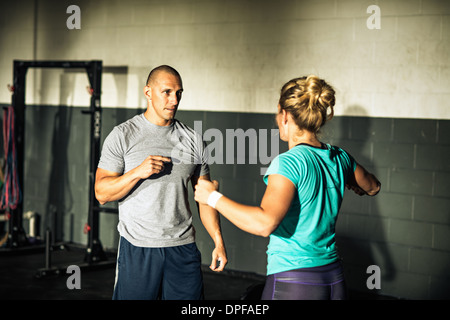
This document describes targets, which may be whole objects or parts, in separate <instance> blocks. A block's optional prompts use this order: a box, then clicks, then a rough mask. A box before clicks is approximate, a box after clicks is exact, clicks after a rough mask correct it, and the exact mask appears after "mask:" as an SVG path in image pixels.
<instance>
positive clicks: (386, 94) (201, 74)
mask: <svg viewBox="0 0 450 320" xmlns="http://www.w3.org/2000/svg"><path fill="white" fill-rule="evenodd" d="M72 4H76V5H78V6H79V7H80V9H81V29H80V30H69V29H68V28H67V27H66V21H67V19H68V18H69V16H70V13H69V14H68V13H66V9H67V7H68V6H69V5H72ZM370 5H377V6H378V7H379V8H380V9H381V15H380V19H381V29H375V30H371V29H369V28H368V27H367V20H368V18H369V17H370V16H371V14H372V13H367V8H368V7H369V6H370ZM449 16H450V3H449V2H448V1H445V0H442V1H439V0H396V1H391V0H363V1H360V0H348V1H343V0H322V1H302V0H283V1H269V0H258V1H256V0H244V1H242V0H230V1H220V0H209V1H204V0H171V1H159V0H153V1H143V0H132V1H126V2H125V1H88V0H83V1H66V0H63V1H56V0H46V1H45V0H36V1H27V0H19V1H14V2H5V1H3V2H1V4H0V48H1V50H0V70H1V72H0V83H3V84H4V85H5V86H6V84H8V83H10V84H11V83H12V62H13V60H14V59H39V60H52V59H55V60H89V59H100V60H103V64H104V66H105V68H104V75H103V79H102V80H103V87H102V105H103V106H104V107H105V109H104V113H103V136H105V135H106V134H107V132H109V131H110V130H111V129H112V127H113V125H115V124H117V123H120V122H121V121H124V120H126V119H127V118H129V117H130V116H132V115H134V114H136V113H137V112H141V111H142V108H145V99H144V97H143V95H142V87H143V83H144V81H145V79H146V76H147V74H148V72H149V70H150V69H151V68H152V67H155V66H157V65H160V64H163V63H167V64H171V65H173V66H174V67H176V68H177V69H178V70H179V71H180V72H181V74H182V76H183V80H184V88H185V93H184V96H183V100H182V103H181V110H183V111H180V113H179V118H180V119H181V120H184V121H186V122H187V123H188V124H190V125H193V122H194V120H201V121H202V123H203V130H207V129H209V128H216V129H218V130H220V132H223V134H224V135H225V132H224V130H225V131H226V129H236V128H243V129H244V130H246V129H249V128H253V129H259V128H272V127H273V126H274V123H273V115H272V113H273V112H274V111H275V108H276V102H277V98H278V92H279V89H280V87H281V85H282V84H283V83H284V82H286V81H287V80H289V79H290V78H292V77H296V76H299V75H305V74H309V73H315V74H318V75H319V76H321V77H323V78H325V79H327V80H328V81H329V82H330V83H331V84H332V85H334V86H335V87H336V90H337V99H338V100H337V105H336V114H337V117H336V118H335V119H334V120H333V121H332V122H330V123H329V124H328V125H327V127H326V128H324V132H323V140H324V141H327V142H332V143H334V144H337V145H340V146H342V147H344V148H346V149H347V150H348V151H349V152H350V153H352V154H353V155H354V156H355V157H356V158H357V159H358V160H359V161H361V163H362V164H364V165H366V166H367V167H368V168H369V169H371V170H373V171H374V172H375V173H376V174H377V175H378V176H379V178H380V179H381V181H382V183H383V190H382V192H381V194H380V195H379V196H377V197H376V198H359V197H357V196H354V195H352V194H348V195H347V196H346V199H345V202H344V204H343V207H342V214H341V217H340V220H339V223H338V241H339V244H340V246H339V247H340V249H341V252H342V256H343V259H344V264H345V267H346V273H347V276H348V281H349V284H350V287H351V288H353V289H358V290H366V291H367V290H368V289H367V288H366V280H367V278H368V276H369V275H368V274H367V273H366V269H367V267H368V266H369V265H371V264H376V265H378V266H380V268H381V274H382V283H381V290H376V293H380V294H388V295H394V296H398V297H402V298H411V299H434V298H449V296H450V293H449V289H448V286H447V283H449V278H448V276H447V275H446V274H447V273H446V269H447V267H448V265H450V263H449V262H450V248H449V244H448V243H449V241H448V240H449V237H450V236H449V235H450V230H449V229H450V228H449V225H450V218H449V217H450V212H449V208H450V203H449V202H450V194H449V192H448V189H449V188H448V186H449V185H448V180H449V179H448V178H450V174H449V166H448V161H447V159H448V153H449V145H450V141H449V138H448V137H450V135H449V133H450V125H449V119H450V108H449V105H448V101H449V97H450V89H449V88H450V72H449V70H450V32H449V30H450V17H449ZM19 21H20V23H18V22H19ZM87 83H88V81H87V77H86V75H85V73H84V72H82V71H79V72H78V71H76V70H75V71H70V72H69V71H67V70H30V71H29V73H28V76H27V103H28V104H29V105H31V106H32V107H30V108H27V129H26V130H27V131H26V132H27V136H26V138H27V145H26V148H27V149H26V156H27V158H26V163H25V168H26V184H25V199H24V200H25V207H26V208H25V209H26V210H36V211H39V212H42V214H43V215H44V218H43V221H44V222H45V223H47V224H48V223H54V224H55V226H56V228H57V233H58V235H59V236H60V237H62V238H63V239H65V240H73V241H75V242H80V243H84V242H85V241H86V236H85V235H84V234H83V233H82V227H83V225H84V222H85V221H86V218H87V166H86V163H87V159H88V151H89V150H88V141H89V137H88V136H87V133H88V130H87V128H88V122H87V119H86V118H85V116H84V115H81V113H80V112H79V111H80V108H79V107H82V106H87V105H88V103H89V95H88V93H87V91H86V85H87ZM4 88H5V87H4ZM10 100H11V99H10V93H9V92H8V91H7V90H6V89H4V90H0V103H1V104H2V105H7V104H9V103H10ZM283 150H286V146H285V145H283V144H280V152H282V151H283ZM262 166H264V165H263V164H261V163H258V164H256V165H250V164H248V161H247V159H246V162H245V164H239V165H238V164H234V165H233V164H224V165H213V166H212V168H211V169H212V173H213V177H214V178H215V179H218V180H220V182H221V183H222V186H223V189H222V190H223V191H224V193H229V195H230V196H231V197H234V198H235V199H237V200H239V201H243V202H248V203H258V201H259V199H260V198H261V196H262V193H263V192H264V185H263V183H262V181H261V175H260V169H261V167H262ZM55 216H56V217H57V218H56V219H55V218H54V217H55ZM116 222H117V217H115V216H112V215H102V217H101V225H102V229H101V237H102V241H103V243H104V245H105V246H108V247H114V246H115V245H116V243H117V233H116V231H115V230H116V228H115V224H116ZM45 223H44V224H45ZM195 223H196V226H197V231H198V232H197V239H198V243H199V246H200V248H201V251H202V253H203V259H204V262H205V263H209V261H210V251H211V249H212V247H211V242H210V240H209V239H208V236H207V235H206V233H205V232H204V230H203V229H202V227H201V225H199V221H198V220H196V221H195ZM223 229H224V234H225V239H226V241H227V246H228V251H229V255H230V265H229V267H230V268H232V269H237V270H243V271H251V272H257V273H261V274H262V273H264V272H265V247H266V245H267V239H261V238H257V237H253V236H250V235H247V234H244V233H243V232H241V231H240V230H238V229H236V228H235V227H233V226H232V225H231V224H229V223H228V222H227V221H223Z"/></svg>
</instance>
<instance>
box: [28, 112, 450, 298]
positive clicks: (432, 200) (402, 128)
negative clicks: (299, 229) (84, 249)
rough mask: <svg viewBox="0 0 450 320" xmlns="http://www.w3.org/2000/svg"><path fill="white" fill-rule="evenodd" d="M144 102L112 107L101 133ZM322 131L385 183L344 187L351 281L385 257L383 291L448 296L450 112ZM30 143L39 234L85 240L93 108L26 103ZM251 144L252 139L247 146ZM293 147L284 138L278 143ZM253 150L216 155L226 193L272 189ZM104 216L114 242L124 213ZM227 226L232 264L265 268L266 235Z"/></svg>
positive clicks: (336, 124)
mask: <svg viewBox="0 0 450 320" xmlns="http://www.w3.org/2000/svg"><path fill="white" fill-rule="evenodd" d="M142 111H143V110H142V109H122V108H114V109H110V108H105V109H104V110H103V117H102V139H104V138H105V137H106V135H107V134H108V133H109V132H110V131H111V129H112V128H113V126H114V125H116V124H118V123H121V122H122V121H125V120H127V119H128V118H130V117H132V116H133V115H135V114H137V113H140V112H142ZM177 118H178V119H179V120H181V121H183V122H185V123H186V124H188V125H189V126H191V127H194V121H201V124H202V129H203V131H204V132H205V131H207V130H209V129H217V130H219V131H220V132H222V134H223V136H226V130H227V129H230V130H231V129H232V130H235V129H237V128H242V129H243V130H244V131H246V130H248V129H250V128H254V129H256V130H257V132H259V131H258V130H259V129H270V128H275V123H274V116H273V115H270V114H256V113H232V112H206V111H201V112H200V111H199V112H193V111H179V113H178V114H177ZM216 132H218V131H216ZM260 137H261V135H259V136H258V138H260ZM322 140H323V141H324V142H328V143H332V144H336V145H339V146H341V147H343V148H345V149H346V150H347V151H348V152H350V153H351V154H352V155H353V156H354V157H355V158H356V159H357V161H359V162H360V163H361V164H362V165H363V166H365V167H367V168H368V169H369V170H371V171H373V172H374V173H375V174H376V175H377V176H378V178H379V179H380V180H381V182H382V191H381V193H380V194H379V195H378V196H376V197H374V198H369V197H359V196H356V195H354V194H352V193H350V192H346V195H345V199H344V202H343V205H342V208H341V214H340V217H339V221H338V225H337V241H338V244H339V249H340V252H341V255H342V258H343V261H344V266H345V270H346V275H347V280H348V283H349V286H350V288H352V289H355V290H360V291H368V289H367V287H366V280H367V278H368V277H369V276H370V274H367V273H366V270H367V267H368V266H369V265H378V266H379V267H380V269H381V289H380V290H376V289H375V290H374V291H375V292H376V293H379V294H386V295H392V296H397V297H401V298H408V299H446V298H449V297H450V286H448V283H449V278H448V276H447V272H446V271H447V268H448V266H449V265H450V211H449V210H450V194H449V191H448V190H449V187H450V185H449V182H448V181H450V164H449V161H448V159H449V156H450V121H448V120H423V119H388V118H368V117H335V118H334V119H333V120H332V121H331V122H329V123H328V124H327V125H326V126H325V127H324V128H323V132H322ZM25 145H26V150H25V156H26V160H25V186H24V210H25V212H26V211H28V210H33V211H37V212H38V213H40V214H41V216H42V223H41V234H42V232H43V230H45V228H46V227H51V228H52V229H53V230H54V232H55V234H56V236H57V239H59V240H64V241H73V242H76V243H81V244H86V243H87V237H86V235H85V234H84V233H83V226H84V224H85V222H87V208H88V207H87V206H88V165H87V164H88V159H89V117H88V116H86V115H83V114H81V109H80V108H73V107H54V106H52V107H47V106H27V110H26V142H25ZM250 148H251V147H250V146H249V145H248V144H247V145H246V151H248V153H250V150H251V149H250ZM224 150H225V149H224ZM286 150H287V146H286V144H285V143H283V142H280V144H279V152H283V151H286ZM248 153H247V155H246V158H245V163H244V164H236V163H235V164H212V165H211V174H212V178H213V179H216V180H219V182H220V183H221V191H222V192H223V193H224V194H226V195H228V196H230V197H231V198H233V199H235V200H237V201H240V202H244V203H247V204H254V205H256V204H259V201H260V199H261V197H262V195H263V193H264V190H265V185H264V183H263V182H262V176H261V174H260V171H261V168H262V167H265V166H266V165H265V164H263V163H261V162H260V159H258V161H257V163H256V164H249V161H250V160H249V158H248ZM190 197H191V207H192V210H193V214H194V217H195V218H194V224H195V226H196V230H197V243H198V246H199V248H200V250H201V252H202V256H203V262H204V263H205V264H208V263H210V261H211V251H212V249H213V244H212V241H211V239H210V238H209V236H208V235H207V233H206V231H205V229H204V228H203V226H202V225H201V223H200V222H199V219H198V214H197V210H196V206H195V204H194V201H193V195H192V192H191V194H190ZM112 205H113V206H114V204H112ZM100 221H101V222H100V225H101V229H100V238H101V241H102V243H103V246H104V247H105V248H113V249H114V248H115V247H116V245H117V240H118V234H117V230H116V224H117V216H116V215H114V214H106V213H103V214H101V219H100ZM25 229H26V230H27V229H28V226H27V225H25ZM222 229H223V234H224V238H225V241H226V246H227V251H228V255H229V264H228V268H229V269H234V270H240V271H248V272H255V273H259V274H264V273H265V271H266V266H265V265H266V254H265V250H266V246H267V243H268V239H265V238H260V237H256V236H252V235H249V234H246V233H244V232H242V231H241V230H239V229H237V228H236V227H234V226H233V225H232V224H231V223H229V222H228V221H227V220H226V219H224V218H222Z"/></svg>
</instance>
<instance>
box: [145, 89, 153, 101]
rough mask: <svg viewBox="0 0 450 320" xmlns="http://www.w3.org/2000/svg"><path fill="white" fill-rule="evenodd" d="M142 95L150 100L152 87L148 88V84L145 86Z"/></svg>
mask: <svg viewBox="0 0 450 320" xmlns="http://www.w3.org/2000/svg"><path fill="white" fill-rule="evenodd" d="M144 95H145V97H146V98H147V100H148V101H150V100H152V88H150V87H149V86H145V87H144Z"/></svg>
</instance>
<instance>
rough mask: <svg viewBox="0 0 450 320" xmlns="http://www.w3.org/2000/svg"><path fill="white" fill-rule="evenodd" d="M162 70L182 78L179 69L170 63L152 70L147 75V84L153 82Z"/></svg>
mask: <svg viewBox="0 0 450 320" xmlns="http://www.w3.org/2000/svg"><path fill="white" fill-rule="evenodd" d="M160 72H166V73H169V74H171V75H173V76H176V77H178V78H180V79H181V76H180V74H179V73H178V71H177V70H175V69H174V68H172V67H171V66H168V65H161V66H159V67H156V68H154V69H153V70H152V71H150V73H149V74H148V77H147V86H148V85H150V84H151V83H153V81H154V80H155V79H156V75H157V74H158V73H160Z"/></svg>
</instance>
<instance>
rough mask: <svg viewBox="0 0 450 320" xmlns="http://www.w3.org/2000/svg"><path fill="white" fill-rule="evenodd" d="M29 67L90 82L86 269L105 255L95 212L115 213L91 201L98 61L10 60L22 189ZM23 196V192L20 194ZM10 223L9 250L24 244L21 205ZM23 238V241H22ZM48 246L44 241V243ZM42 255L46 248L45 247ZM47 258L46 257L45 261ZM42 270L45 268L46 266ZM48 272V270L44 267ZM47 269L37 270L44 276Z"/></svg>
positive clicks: (98, 116)
mask: <svg viewBox="0 0 450 320" xmlns="http://www.w3.org/2000/svg"><path fill="white" fill-rule="evenodd" d="M29 68H64V69H67V68H73V69H75V68H78V69H85V70H86V72H87V75H88V78H89V82H90V93H91V100H90V108H89V110H87V111H86V110H83V111H82V113H84V114H89V115H90V116H91V119H90V122H91V126H90V131H91V132H90V166H89V212H88V222H87V224H86V226H85V232H87V235H88V243H87V248H86V254H85V262H86V263H87V264H88V265H89V266H90V265H92V264H93V263H97V262H100V261H105V260H107V259H106V254H105V252H104V251H103V247H102V245H101V242H100V239H99V213H100V212H101V211H105V212H110V213H117V210H112V209H109V208H100V205H99V202H98V201H97V199H96V198H95V191H94V184H95V171H96V168H97V164H98V161H99V158H100V135H101V106H100V97H101V78H102V68H103V67H102V61H100V60H91V61H26V60H14V66H13V73H14V84H13V88H12V91H13V95H12V106H13V108H14V113H15V137H14V138H15V142H16V150H17V162H18V163H17V171H18V177H19V185H20V186H21V188H23V185H24V184H23V182H24V147H25V85H26V74H27V71H28V69H29ZM22 194H23V191H22ZM10 213H11V218H10V219H11V220H10V223H9V237H8V242H7V246H8V247H9V248H11V249H14V248H21V247H24V246H25V245H26V236H25V235H24V229H23V226H22V223H23V203H22V202H21V203H19V205H18V207H17V209H14V210H11V212H10ZM24 239H25V241H24ZM47 247H48V240H47ZM46 249H47V250H46V252H47V251H48V248H46ZM48 259H49V257H46V261H48ZM46 267H49V266H47V265H46ZM47 269H49V268H47ZM47 269H41V273H42V274H45V273H46V271H49V270H47Z"/></svg>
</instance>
